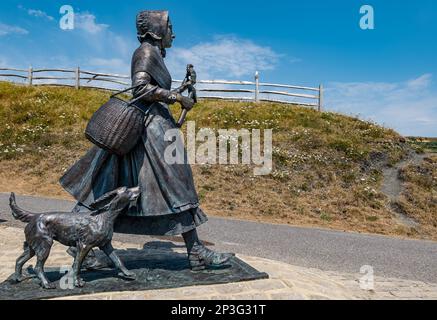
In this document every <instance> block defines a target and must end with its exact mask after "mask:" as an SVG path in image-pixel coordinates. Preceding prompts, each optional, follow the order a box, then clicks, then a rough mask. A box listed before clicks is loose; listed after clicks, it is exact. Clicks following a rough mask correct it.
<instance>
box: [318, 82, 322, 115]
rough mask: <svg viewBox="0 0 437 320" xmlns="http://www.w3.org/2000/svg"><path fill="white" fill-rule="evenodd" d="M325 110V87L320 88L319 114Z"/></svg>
mask: <svg viewBox="0 0 437 320" xmlns="http://www.w3.org/2000/svg"><path fill="white" fill-rule="evenodd" d="M322 110H323V85H320V86H319V112H321V111H322Z"/></svg>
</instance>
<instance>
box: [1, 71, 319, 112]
mask: <svg viewBox="0 0 437 320" xmlns="http://www.w3.org/2000/svg"><path fill="white" fill-rule="evenodd" d="M2 78H3V79H5V78H6V79H11V78H12V79H13V80H12V81H13V82H19V81H17V80H21V82H22V83H23V82H24V83H26V84H27V85H30V86H32V85H46V86H70V87H75V88H76V89H79V88H82V87H86V88H96V89H104V90H120V89H123V88H127V87H128V86H130V76H127V75H120V74H110V73H99V72H92V71H86V70H81V69H80V68H76V69H74V70H69V69H33V68H32V67H30V68H29V69H16V68H0V79H2ZM181 82H182V81H181V80H173V87H177V86H178V85H180V83H181ZM197 86H198V88H197V91H198V96H199V98H203V99H226V100H236V101H255V102H260V101H267V102H280V103H290V104H299V105H304V106H309V107H314V108H317V109H318V110H319V111H321V110H322V107H323V86H322V85H320V86H319V87H317V88H312V87H303V86H294V85H287V84H274V83H263V82H260V75H259V73H258V72H256V74H255V79H254V81H225V80H200V81H198V85H197Z"/></svg>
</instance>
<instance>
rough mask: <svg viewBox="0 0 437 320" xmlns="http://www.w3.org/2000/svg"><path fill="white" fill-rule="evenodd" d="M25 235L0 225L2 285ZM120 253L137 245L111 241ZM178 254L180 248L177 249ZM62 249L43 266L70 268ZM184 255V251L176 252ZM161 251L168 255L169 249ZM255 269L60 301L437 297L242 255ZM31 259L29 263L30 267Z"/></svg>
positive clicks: (429, 290) (416, 284)
mask: <svg viewBox="0 0 437 320" xmlns="http://www.w3.org/2000/svg"><path fill="white" fill-rule="evenodd" d="M22 243H23V231H22V230H21V229H16V228H12V227H5V226H1V225H0V281H4V280H5V279H6V278H8V277H9V276H10V275H11V274H12V273H13V272H14V267H15V260H16V258H17V257H18V256H19V255H20V254H21V253H22ZM114 246H115V247H117V248H120V249H126V248H135V249H139V248H141V246H138V245H133V244H125V243H121V242H116V243H114ZM178 250H179V249H178ZM65 251H66V248H65V247H64V246H62V245H60V244H57V243H56V244H55V245H54V246H53V249H52V253H51V256H50V258H49V260H48V261H47V264H46V265H47V266H52V267H60V266H70V265H71V263H72V258H71V257H70V256H69V255H68V254H66V252H65ZM180 251H181V252H183V250H180ZM162 253H164V254H169V251H168V250H163V251H162ZM238 256H239V258H241V259H243V260H245V261H246V262H248V263H249V264H250V265H252V266H253V267H254V268H256V269H258V270H260V271H263V272H266V273H268V274H269V276H270V279H268V280H259V281H254V282H245V283H233V284H225V285H214V286H200V287H187V288H178V289H170V290H154V291H144V292H113V293H107V294H94V295H88V296H81V297H68V298H62V299H65V300H185V299H189V300H195V299H198V300H208V299H212V300H219V301H226V300H236V299H243V300H267V299H274V300H306V299H316V300H325V299H373V300H410V299H429V300H435V299H437V284H434V283H425V282H421V281H410V280H406V279H388V278H383V277H377V278H375V291H374V292H369V291H363V290H361V288H360V285H359V281H357V279H359V276H360V275H357V274H347V273H336V272H334V271H329V272H325V271H321V270H317V269H313V268H311V269H309V268H303V267H297V266H292V265H288V264H286V263H283V262H277V261H273V260H267V259H263V258H256V257H246V256H240V255H238ZM34 263H35V261H34V260H32V261H31V262H30V263H29V264H27V265H26V266H25V269H26V268H27V266H28V265H34Z"/></svg>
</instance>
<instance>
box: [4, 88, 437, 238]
mask: <svg viewBox="0 0 437 320" xmlns="http://www.w3.org/2000/svg"><path fill="white" fill-rule="evenodd" d="M109 95H110V93H108V92H104V91H97V90H91V89H81V90H78V91H77V90H74V89H69V88H48V87H45V88H42V87H23V86H16V85H12V84H9V83H2V82H0V192H10V191H15V192H18V193H24V194H34V195H46V196H54V197H61V198H69V196H68V195H67V194H66V193H65V192H64V191H63V190H62V189H61V188H60V187H59V186H58V184H57V180H58V178H59V177H60V176H61V175H62V174H63V172H64V171H65V170H66V169H67V168H69V166H71V165H72V164H73V163H74V162H75V161H76V160H77V159H79V158H80V157H81V156H82V155H83V154H84V153H85V152H86V150H87V149H88V148H89V147H90V143H89V142H88V141H87V140H86V139H85V137H84V135H83V132H84V129H85V126H86V124H87V120H88V119H89V118H90V116H91V115H92V113H93V112H94V111H95V110H96V108H98V107H99V106H100V105H101V104H103V103H104V102H105V101H106V100H107V99H108V97H109ZM174 111H175V112H177V114H179V109H178V106H175V107H174ZM189 120H195V121H196V125H197V127H198V128H200V127H207V128H213V129H226V128H236V129H238V128H247V129H252V128H260V129H263V128H267V129H269V128H270V129H273V130H274V134H273V144H274V152H273V158H274V170H273V172H272V174H271V175H269V176H261V177H256V176H253V170H252V168H251V167H247V166H211V165H208V166H194V167H193V170H194V173H195V180H196V184H197V187H198V192H199V195H200V198H201V200H202V204H203V207H204V208H205V211H207V212H208V213H209V214H212V215H219V216H226V217H234V218H243V219H254V220H260V221H268V222H277V223H286V224H293V225H306V226H319V227H328V228H335V229H342V230H354V231H360V232H371V233H380V234H394V235H400V236H414V237H420V238H433V239H436V234H437V232H436V231H437V215H436V212H437V200H436V193H437V183H436V179H437V158H430V159H427V160H428V161H427V162H426V163H425V164H424V166H425V167H426V168H425V167H424V168H422V169H423V170H422V169H421V167H419V168H409V169H408V170H405V172H404V174H403V178H404V180H405V183H406V184H408V190H410V191H411V192H410V193H409V194H414V196H410V197H408V196H406V194H404V198H403V199H402V201H404V205H403V210H405V214H406V215H409V214H411V215H413V216H414V218H415V219H416V220H417V221H418V222H419V226H417V227H410V226H406V225H403V224H402V223H401V222H399V221H398V220H397V219H396V216H395V215H394V213H393V212H392V209H391V207H390V205H389V203H388V199H387V197H386V196H385V195H384V194H383V193H381V191H380V186H381V183H382V178H383V176H382V172H383V171H382V170H383V169H384V168H385V167H387V166H394V165H396V164H397V163H398V162H399V161H400V160H402V159H403V158H405V157H406V156H407V155H408V154H409V153H411V146H410V144H409V143H407V141H406V139H404V138H403V137H401V136H400V135H399V134H397V133H396V132H395V131H393V130H390V129H386V128H382V127H380V126H378V125H376V124H374V123H369V122H364V121H361V120H359V119H356V118H352V117H347V116H343V115H339V114H335V113H318V112H316V111H314V110H311V109H308V108H303V107H299V106H290V105H282V104H275V103H260V104H255V103H234V102H223V101H202V102H201V103H199V104H198V105H197V106H196V108H195V109H194V110H193V111H192V112H191V114H190V116H189ZM413 147H414V146H413ZM416 169H417V170H416ZM423 177H425V178H427V179H428V180H426V179H425V180H426V182H424V180H423ZM417 193H419V194H418V195H417ZM409 211H411V212H409Z"/></svg>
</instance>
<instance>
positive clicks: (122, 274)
mask: <svg viewBox="0 0 437 320" xmlns="http://www.w3.org/2000/svg"><path fill="white" fill-rule="evenodd" d="M118 276H119V277H122V278H124V279H126V280H129V281H134V280H136V279H137V275H136V274H135V273H133V272H120V273H119V274H118Z"/></svg>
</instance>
